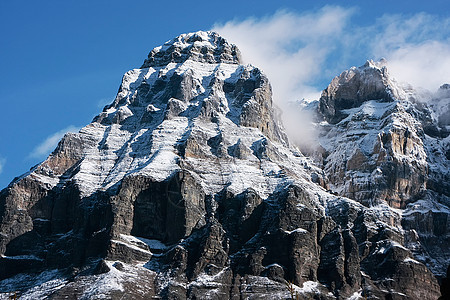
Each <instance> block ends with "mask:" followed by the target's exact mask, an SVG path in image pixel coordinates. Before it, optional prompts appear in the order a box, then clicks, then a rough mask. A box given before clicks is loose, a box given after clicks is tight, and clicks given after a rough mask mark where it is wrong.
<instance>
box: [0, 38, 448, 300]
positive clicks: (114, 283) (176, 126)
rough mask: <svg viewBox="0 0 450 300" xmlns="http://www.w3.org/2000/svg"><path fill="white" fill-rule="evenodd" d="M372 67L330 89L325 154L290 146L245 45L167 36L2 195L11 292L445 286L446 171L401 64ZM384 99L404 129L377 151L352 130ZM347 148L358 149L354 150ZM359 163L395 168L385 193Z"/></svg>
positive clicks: (322, 295)
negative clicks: (403, 91) (396, 72)
mask: <svg viewBox="0 0 450 300" xmlns="http://www.w3.org/2000/svg"><path fill="white" fill-rule="evenodd" d="M365 68H366V69H367V70H366V71H364V70H363V69H352V71H351V72H349V73H348V74H347V75H345V76H346V78H350V77H351V78H353V79H349V80H348V82H347V81H345V80H346V79H345V80H344V79H339V80H341V81H342V80H343V81H342V82H347V83H345V84H341V86H348V87H349V88H350V89H352V90H353V89H354V88H353V87H352V86H353V85H355V84H359V87H358V88H357V90H358V91H364V93H363V92H359V93H358V95H359V96H358V97H359V98H358V97H357V99H356V98H355V99H354V100H355V101H353V100H352V99H353V98H352V97H353V96H352V92H351V91H348V92H347V91H346V92H343V91H339V88H338V86H339V84H337V83H336V82H335V81H333V82H335V84H334V85H333V83H332V85H333V87H329V88H328V89H327V90H326V91H325V92H324V96H323V97H322V99H321V105H322V106H320V107H321V108H320V109H321V112H322V113H323V116H324V118H325V119H327V120H329V121H330V123H331V124H333V125H327V126H328V127H327V130H328V132H327V133H326V135H324V136H323V137H322V140H323V141H324V140H326V141H327V143H328V144H327V143H324V147H325V150H326V151H327V152H326V155H325V156H326V158H325V162H324V163H323V166H322V165H316V164H315V163H314V162H313V161H312V159H310V158H308V157H305V156H304V155H303V154H301V153H300V152H299V151H298V150H296V148H295V147H292V146H290V145H289V142H288V140H287V137H286V134H285V133H284V129H283V127H282V125H281V122H280V119H279V113H278V112H277V109H276V108H275V107H274V106H273V104H272V99H271V88H270V84H269V81H268V79H267V77H266V76H265V75H264V74H263V73H262V72H261V71H260V70H259V69H257V68H255V67H253V66H251V65H242V62H241V60H240V54H239V50H238V49H237V48H236V46H234V45H231V44H229V43H228V42H226V41H225V40H224V39H223V38H222V37H220V36H219V35H218V34H216V33H213V32H197V33H191V34H184V35H181V36H179V37H177V38H175V39H173V40H171V41H169V42H167V43H166V44H164V45H163V46H160V47H157V48H155V49H154V50H152V51H151V52H150V54H149V56H148V58H147V59H146V60H145V62H144V64H143V65H142V67H141V68H139V69H133V70H131V71H129V72H127V73H126V74H125V75H124V77H123V80H122V85H121V87H120V89H119V92H118V95H117V97H116V99H115V100H114V102H113V103H112V104H111V105H108V106H106V107H105V109H104V110H103V112H102V113H100V114H99V115H98V116H97V117H96V118H95V119H94V121H93V122H92V123H91V124H89V125H87V126H86V127H84V128H83V129H81V130H80V132H79V133H75V134H67V135H66V136H65V137H64V138H63V139H62V140H61V141H60V143H59V145H58V147H57V148H56V149H55V151H54V152H53V153H52V154H51V155H50V156H49V157H48V159H47V160H46V161H44V162H43V163H42V164H40V165H38V166H37V167H35V168H34V169H32V170H31V171H30V172H29V173H27V174H24V175H23V176H21V177H19V178H17V179H16V180H15V181H13V182H12V183H11V184H10V185H9V186H8V187H7V188H6V189H4V190H3V191H1V193H0V217H1V223H0V253H1V254H2V256H1V258H0V280H1V281H0V287H1V290H2V291H5V292H4V293H3V294H1V296H0V297H3V296H4V297H7V296H8V295H9V294H8V293H13V292H14V291H18V292H19V294H20V295H21V296H22V297H23V298H24V299H32V298H39V297H40V298H42V297H49V298H54V299H60V298H64V297H75V298H81V299H91V298H93V299H96V298H102V297H103V298H110V299H122V298H124V297H125V298H128V299H149V298H152V297H161V298H164V299H199V298H201V299H247V298H250V299H278V298H280V297H281V298H287V297H290V293H291V292H294V293H298V294H299V295H301V297H303V298H306V299H313V298H314V299H336V298H339V299H341V298H347V297H358V296H361V295H368V296H369V297H372V298H377V297H378V298H385V297H391V298H392V297H393V298H398V299H403V298H407V297H408V296H411V295H415V296H420V297H421V298H423V299H435V298H437V297H438V295H439V285H438V282H437V280H436V278H435V276H434V275H435V274H437V275H439V274H441V273H442V270H443V267H444V266H443V265H442V266H441V265H440V264H444V263H446V262H447V263H448V255H449V252H448V247H447V248H445V245H449V243H448V232H449V231H448V226H449V225H448V224H449V223H450V222H448V215H449V212H448V207H447V206H448V204H445V205H447V206H445V205H444V204H442V203H443V202H445V201H447V200H446V199H448V197H447V194H446V193H445V191H447V190H446V189H447V188H446V187H445V186H442V185H439V184H435V185H437V186H440V187H441V188H443V189H444V192H442V191H439V190H438V189H434V190H430V188H429V187H428V183H429V182H430V181H429V178H428V177H424V178H422V177H420V176H425V175H424V172H425V174H427V172H428V174H429V173H430V171H429V170H435V171H434V172H435V174H437V175H435V176H434V177H433V178H438V176H443V178H445V176H448V175H446V174H447V173H445V172H440V171H439V170H438V169H437V168H434V169H433V167H430V166H434V165H433V164H431V163H430V160H429V157H430V155H429V154H428V152H429V151H430V150H429V149H428V148H427V145H429V144H428V143H426V142H424V140H423V139H422V137H423V134H424V133H423V130H422V131H421V127H420V124H417V123H416V122H415V121H414V120H412V119H408V118H406V117H405V114H403V110H402V109H404V106H402V103H403V102H400V100H399V99H397V98H396V97H397V96H398V95H399V94H398V91H397V90H396V89H394V88H391V89H388V91H386V90H383V87H385V84H386V82H388V83H389V82H390V81H389V80H388V81H383V80H384V79H383V78H384V77H383V76H385V75H386V74H387V73H386V70H384V69H383V71H380V70H381V69H379V67H377V66H372V65H368V66H366V67H365ZM372 69H373V70H372ZM358 70H359V71H358ZM352 72H353V73H352ZM358 72H359V73H358ZM358 74H359V75H358ZM361 74H363V75H361ZM358 76H359V77H358ZM367 76H369V77H371V78H372V77H373V78H377V80H378V79H380V78H381V79H383V80H382V83H378V82H376V83H375V84H369V86H365V84H367V82H371V81H370V80H369V81H367V79H364V78H366V77H367ZM358 78H359V79H358ZM339 80H338V81H339ZM342 82H341V83H342ZM356 82H358V83H356ZM389 84H390V83H389ZM383 91H384V92H383ZM380 95H382V96H383V99H382V102H379V101H368V100H376V99H370V98H372V97H375V96H376V97H378V96H380ZM385 96H386V97H385ZM336 99H337V101H335V100H336ZM342 103H344V104H345V105H344V106H345V107H341V104H342ZM349 103H350V104H349ZM367 105H369V106H367ZM370 105H372V106H377V107H378V106H380V107H381V108H382V109H384V111H383V114H385V115H386V116H385V117H383V116H378V114H379V112H377V114H376V116H373V118H374V119H373V122H374V123H376V122H381V123H383V124H385V125H384V126H383V128H386V129H389V130H391V129H392V130H391V131H392V132H391V131H388V130H387V131H386V135H385V136H381V135H380V136H379V138H378V135H376V134H375V133H374V132H370V134H372V135H373V136H374V137H375V142H374V144H373V148H372V149H375V148H376V149H377V150H373V151H376V153H375V152H374V153H371V154H370V155H369V154H368V153H367V152H366V149H367V147H363V146H361V145H363V144H364V143H365V142H364V138H361V140H359V139H358V138H357V135H355V137H354V138H351V139H350V141H351V143H354V144H349V142H348V141H349V140H347V142H345V141H344V133H345V132H347V130H348V129H347V128H358V126H360V127H361V126H366V125H364V124H365V123H364V120H365V119H366V115H370V112H369V113H367V110H369V111H370V107H372V106H370ZM411 109H413V111H414V112H416V110H415V109H416V108H414V107H413V108H411ZM359 110H362V111H363V112H365V114H364V115H361V114H360V115H359V116H357V115H358V113H359ZM377 111H378V110H377ZM335 115H339V117H334V116H335ZM372 115H373V114H372ZM372 115H371V116H372ZM358 118H359V119H358ZM377 118H378V119H377ZM358 120H359V122H358ZM361 120H363V121H361ZM331 121H332V122H331ZM430 122H431V123H430V124H434V123H433V121H432V120H431V121H430ZM334 123H335V124H334ZM344 123H347V125H345V126H350V127H344V125H343V124H344ZM398 123H402V125H401V126H400V125H399V126H397V125H398ZM348 124H351V125H348ZM361 124H362V125H361ZM402 130H403V131H402ZM405 132H408V134H405ZM359 137H361V136H359ZM361 141H362V142H361ZM439 141H440V140H439ZM445 141H446V140H445ZM344 143H346V144H347V145H354V148H355V149H356V150H354V153H353V152H349V151H347V149H346V148H345V149H342V153H340V154H339V153H338V152H339V151H338V149H340V147H341V148H342V146H341V145H342V144H344ZM361 143H362V144H361ZM364 145H365V144H364ZM328 146H329V148H327V147H328ZM443 147H444V146H443ZM332 149H335V150H336V151H335V152H332ZM411 149H412V150H411ZM442 149H444V148H442ZM411 151H413V152H411ZM442 151H443V150H442ZM411 153H412V154H411ZM339 155H341V156H342V158H343V159H345V164H344V165H343V164H340V163H339V159H340V158H341V156H339ZM411 155H415V157H416V159H415V160H414V161H415V162H414V163H411V164H410V165H408V164H407V163H409V162H410V161H411V159H409V157H410V156H411ZM375 156H376V159H375ZM333 157H335V159H333ZM405 157H406V158H405ZM432 157H434V158H435V159H436V161H439V162H440V160H439V156H438V154H436V155H435V156H432ZM388 158H389V159H388ZM395 159H397V160H395ZM400 161H401V162H404V165H399V164H400V163H399V162H400ZM341 162H342V161H341ZM435 165H436V166H437V164H435ZM322 167H323V168H322ZM408 168H409V169H408ZM378 169H379V171H378ZM356 171H357V172H361V173H364V172H365V173H364V174H366V173H367V174H372V173H374V172H375V173H376V172H381V175H377V176H378V177H376V176H375V175H374V178H378V179H377V180H378V184H379V186H380V188H379V189H378V188H376V189H373V188H370V187H367V186H365V185H364V184H359V182H358V181H355V183H353V182H352V185H349V184H348V183H347V179H346V178H347V177H348V176H353V175H352V174H353V173H351V174H350V173H349V172H356ZM386 172H391V173H386ZM349 174H350V175H349ZM376 174H378V173H376ZM389 174H392V178H393V179H390V178H391V177H389V176H388V175H389ZM394 175H395V176H394ZM413 175H414V176H416V177H417V178H416V177H412V179H413V180H415V181H414V183H413V184H412V185H411V184H410V182H409V181H408V177H407V176H413ZM327 176H328V177H329V178H328V179H327V178H326V177H327ZM383 176H384V177H383ZM402 176H403V177H402ZM388 177H389V178H388ZM328 181H329V182H330V186H331V187H332V189H333V190H334V192H338V193H341V195H339V196H338V195H335V194H333V193H330V192H327V191H326V189H325V188H324V187H325V183H326V182H328ZM438 182H440V181H438ZM424 190H425V191H427V190H430V192H429V193H426V197H428V198H426V197H425V196H424V197H422V198H420V200H418V201H416V198H414V197H415V196H416V195H419V194H420V193H421V192H422V191H424ZM370 193H372V194H370ZM369 194H370V195H369ZM438 197H441V198H438ZM439 199H441V200H442V201H441V202H442V203H439V201H440V200H439ZM355 200H356V201H355ZM413 201H415V202H414V203H411V202H413ZM387 203H388V204H391V205H392V206H393V207H397V208H404V207H405V206H406V210H399V209H395V208H392V207H390V206H389V205H387ZM410 204H414V205H413V206H411V205H410ZM431 205H435V206H434V208H433V209H431V210H430V211H428V210H425V208H427V207H431ZM445 207H447V208H446V209H447V210H445V209H444V208H445ZM423 220H425V221H426V224H427V225H426V226H425V225H424V223H423V222H422V221H423ZM427 234H428V235H427ZM425 236H427V237H428V239H425ZM433 247H434V248H433ZM429 250H431V251H432V253H430V252H429ZM433 272H434V273H433ZM37 274H39V275H37ZM288 282H291V283H288Z"/></svg>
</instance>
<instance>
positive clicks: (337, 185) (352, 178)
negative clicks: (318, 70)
mask: <svg viewBox="0 0 450 300" xmlns="http://www.w3.org/2000/svg"><path fill="white" fill-rule="evenodd" d="M349 73H350V74H353V76H352V77H351V79H350V80H349V81H347V79H348V77H349ZM368 74H370V76H369V75H368ZM374 74H375V75H376V76H375V75H374ZM362 75H364V76H365V77H362ZM355 77H357V79H358V80H359V81H361V82H359V81H358V83H354V82H353V83H352V80H354V78H355ZM361 77H362V78H364V80H362V79H361ZM340 81H344V83H339V82H340ZM366 81H367V83H364V82H366ZM349 86H350V87H351V88H349ZM355 86H356V87H358V89H356V87H355ZM372 86H377V90H378V91H385V92H386V95H390V97H391V98H390V100H389V102H386V101H385V100H386V99H382V98H381V99H380V97H378V96H376V95H375V94H373V93H366V92H364V91H366V90H367V89H370V87H372ZM331 90H332V91H333V95H334V96H332V97H328V98H327V96H326V95H328V94H327V93H328V92H329V91H331ZM342 94H345V95H346V96H345V98H346V99H347V100H348V101H349V103H350V102H351V103H352V104H351V106H350V107H348V106H345V105H343V106H333V107H334V108H335V110H334V111H333V112H332V113H331V111H329V110H323V107H324V106H323V105H322V104H323V103H325V102H326V101H328V100H330V101H331V100H332V99H337V97H338V96H337V95H342ZM395 95H396V96H395ZM406 95H409V97H410V98H412V97H413V96H414V94H413V91H411V90H408V89H406V90H404V89H403V90H402V87H401V86H399V85H396V83H395V80H393V79H390V77H389V74H388V72H387V69H386V67H385V66H383V67H380V66H379V64H375V63H372V62H370V63H369V62H368V63H367V64H366V65H364V66H362V67H360V68H352V69H350V70H349V71H346V72H344V73H343V74H341V75H340V76H339V77H336V78H335V79H334V80H333V82H332V83H331V84H330V86H329V87H328V88H327V89H326V90H325V91H324V93H323V95H322V98H321V100H320V102H319V106H318V111H319V114H320V115H321V116H323V117H324V118H325V119H328V120H337V121H338V122H337V123H336V124H329V125H323V126H322V127H323V129H324V130H323V136H322V137H321V144H322V146H323V147H324V149H325V152H324V153H323V158H324V161H323V165H324V166H323V167H324V170H325V172H326V173H327V175H328V179H329V180H330V183H331V189H332V190H334V191H335V192H337V193H338V194H340V195H343V196H346V197H349V198H351V199H355V200H357V201H359V202H361V203H364V204H365V205H370V204H371V203H373V202H374V201H380V200H384V201H387V202H388V203H389V205H391V206H392V207H395V208H405V207H406V205H407V204H408V203H409V202H412V201H415V200H417V199H419V198H420V197H423V196H424V194H425V193H426V191H427V189H428V190H433V191H436V192H438V193H439V194H444V195H445V196H447V197H448V196H449V195H450V188H449V186H448V183H447V182H448V179H449V172H448V171H444V170H443V169H445V168H448V167H449V166H450V165H449V160H448V158H446V157H445V153H446V151H447V149H448V146H449V144H448V141H447V139H446V136H444V138H442V137H441V136H430V135H429V133H427V129H426V128H429V127H430V126H432V125H433V124H434V126H438V125H436V124H437V123H438V121H437V120H433V117H432V115H433V111H432V109H430V108H429V107H428V106H427V105H425V104H423V103H420V102H414V101H413V102H412V101H410V100H408V99H406V98H405V97H406ZM339 97H340V96H339ZM323 101H325V102H323ZM333 103H335V104H336V103H338V101H335V102H333ZM438 127H439V126H438ZM441 128H442V127H441ZM437 131H439V130H438V129H437ZM444 131H445V127H444V128H442V129H441V131H440V132H442V134H443V135H445V134H444V133H443V132H444ZM437 182H439V184H436V183H437Z"/></svg>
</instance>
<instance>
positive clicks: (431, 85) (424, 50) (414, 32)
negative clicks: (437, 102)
mask: <svg viewBox="0 0 450 300" xmlns="http://www.w3.org/2000/svg"><path fill="white" fill-rule="evenodd" d="M367 31H368V32H370V31H371V32H372V35H373V36H374V38H373V39H372V40H371V42H370V43H369V45H370V47H371V49H372V54H373V56H375V57H385V58H386V59H387V60H388V62H389V64H388V67H389V71H390V73H391V74H392V75H393V76H394V77H396V78H397V79H398V80H400V81H404V82H408V83H410V84H412V85H413V86H415V87H422V88H425V89H428V90H431V91H435V90H436V89H437V88H438V87H439V86H440V85H441V84H443V83H447V82H449V81H450V39H449V36H450V18H446V19H440V18H437V17H434V16H432V15H428V14H424V13H419V14H416V15H413V16H411V17H404V16H402V15H385V16H383V17H381V18H380V19H378V20H377V22H376V24H375V25H373V26H372V28H370V29H368V30H367Z"/></svg>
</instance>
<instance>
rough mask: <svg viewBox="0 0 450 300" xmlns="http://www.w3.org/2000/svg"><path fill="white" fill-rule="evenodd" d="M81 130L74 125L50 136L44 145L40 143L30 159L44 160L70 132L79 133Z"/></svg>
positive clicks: (30, 155)
mask: <svg viewBox="0 0 450 300" xmlns="http://www.w3.org/2000/svg"><path fill="white" fill-rule="evenodd" d="M78 130H80V128H79V127H75V126H73V125H71V126H68V127H66V128H64V129H62V130H60V131H58V132H55V133H54V134H52V135H50V136H48V137H47V138H46V139H45V140H44V141H43V142H42V143H40V144H39V145H38V146H36V148H34V150H33V151H32V152H31V153H30V154H29V155H28V157H29V158H44V157H45V156H47V155H49V154H50V152H51V151H53V150H54V149H55V148H56V146H57V145H58V142H59V141H60V140H61V139H62V137H63V136H64V135H65V134H66V133H68V132H78Z"/></svg>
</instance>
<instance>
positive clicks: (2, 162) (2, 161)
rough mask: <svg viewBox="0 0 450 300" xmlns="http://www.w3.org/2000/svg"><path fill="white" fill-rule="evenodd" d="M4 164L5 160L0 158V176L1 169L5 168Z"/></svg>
mask: <svg viewBox="0 0 450 300" xmlns="http://www.w3.org/2000/svg"><path fill="white" fill-rule="evenodd" d="M5 164H6V159H5V158H3V157H0V174H2V172H3V167H4V166H5Z"/></svg>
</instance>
